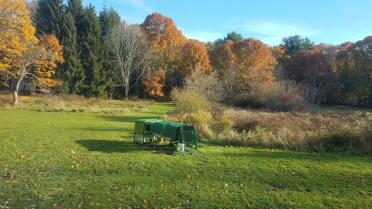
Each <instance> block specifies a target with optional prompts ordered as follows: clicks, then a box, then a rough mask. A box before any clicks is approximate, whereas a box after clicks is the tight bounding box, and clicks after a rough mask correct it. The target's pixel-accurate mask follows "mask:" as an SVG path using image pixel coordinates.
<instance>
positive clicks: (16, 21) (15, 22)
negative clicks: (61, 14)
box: [0, 0, 37, 70]
mask: <svg viewBox="0 0 372 209" xmlns="http://www.w3.org/2000/svg"><path fill="white" fill-rule="evenodd" d="M0 18H1V21H0V69H1V70H8V69H9V68H10V67H11V66H13V65H14V64H15V63H16V62H17V61H18V59H19V58H20V57H21V56H22V54H23V53H24V52H25V51H27V50H28V46H29V45H32V44H36V43H37V38H36V36H35V28H34V27H33V26H32V24H31V19H30V13H29V11H28V9H27V7H26V4H25V3H24V1H22V0H4V1H1V2H0Z"/></svg>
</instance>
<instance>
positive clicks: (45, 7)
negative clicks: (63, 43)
mask: <svg viewBox="0 0 372 209" xmlns="http://www.w3.org/2000/svg"><path fill="white" fill-rule="evenodd" d="M62 21H63V0H39V1H38V2H37V8H36V12H35V15H34V22H35V25H36V28H37V31H36V32H37V34H38V35H42V34H54V35H56V36H57V38H58V39H59V40H61V28H62V24H63V23H62Z"/></svg>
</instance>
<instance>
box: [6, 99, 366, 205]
mask: <svg viewBox="0 0 372 209" xmlns="http://www.w3.org/2000/svg"><path fill="white" fill-rule="evenodd" d="M171 108H172V106H171V105H170V104H166V103H153V104H152V105H150V106H148V107H144V108H137V109H136V110H135V111H129V112H128V113H125V114H116V115H105V114H102V113H73V112H69V113H68V112H37V111H29V110H12V109H8V110H5V109H3V110H0V208H7V207H10V208H53V207H54V208H79V207H81V208H120V207H121V208H250V207H252V208H371V206H372V157H371V156H369V157H366V156H347V155H340V154H314V153H304V152H294V151H281V150H269V149H256V148H240V147H221V146H212V145H207V144H201V146H200V148H199V150H198V151H197V152H196V153H193V154H188V155H185V156H179V155H177V156H173V155H171V153H172V150H171V149H170V148H169V147H162V146H156V147H143V146H137V145H134V144H132V138H131V132H132V128H133V121H135V120H136V119H139V118H154V117H160V116H161V115H163V114H164V113H166V112H167V111H169V110H170V109H171Z"/></svg>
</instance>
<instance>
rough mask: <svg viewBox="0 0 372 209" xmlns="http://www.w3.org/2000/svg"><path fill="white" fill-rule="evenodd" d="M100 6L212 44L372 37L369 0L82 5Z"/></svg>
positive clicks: (99, 0)
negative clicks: (160, 18) (163, 20)
mask: <svg viewBox="0 0 372 209" xmlns="http://www.w3.org/2000/svg"><path fill="white" fill-rule="evenodd" d="M83 2H84V4H90V3H91V4H93V5H94V6H96V8H97V10H100V9H101V8H102V6H103V5H104V4H105V5H106V6H107V7H113V8H114V9H115V10H116V11H118V12H119V14H120V16H121V17H122V19H123V20H126V21H127V22H129V23H142V22H143V20H144V19H145V17H146V16H147V15H148V14H149V13H152V12H159V13H161V14H163V15H165V16H168V17H170V18H172V19H173V20H174V21H175V23H176V25H177V27H178V28H179V29H180V30H181V31H182V32H183V34H184V35H185V36H187V37H188V38H194V39H199V40H201V41H213V40H215V39H217V38H222V37H223V36H225V35H226V34H227V33H228V32H230V31H236V32H239V33H242V34H243V35H244V37H254V38H257V39H260V40H262V41H263V42H265V43H267V44H269V45H277V44H280V42H281V39H282V38H283V37H286V36H289V35H294V34H299V35H302V36H307V37H309V38H311V39H312V40H313V41H315V42H316V43H329V44H340V43H343V42H346V41H357V40H361V39H363V38H364V37H366V36H368V35H372V0H307V1H304V0H302V1H301V0H297V1H296V0H255V1H253V0H83Z"/></svg>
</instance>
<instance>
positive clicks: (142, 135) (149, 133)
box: [133, 119, 198, 151]
mask: <svg viewBox="0 0 372 209" xmlns="http://www.w3.org/2000/svg"><path fill="white" fill-rule="evenodd" d="M133 138H134V142H135V143H138V144H145V143H156V142H157V141H158V139H168V140H169V141H170V143H171V144H178V146H179V147H181V150H182V151H183V149H184V147H185V146H188V147H193V148H197V141H198V139H197V138H198V136H197V132H196V129H195V128H194V126H190V125H186V124H183V123H175V122H167V121H163V120H156V119H151V120H148V119H145V120H138V121H136V122H135V126H134V136H133Z"/></svg>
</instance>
